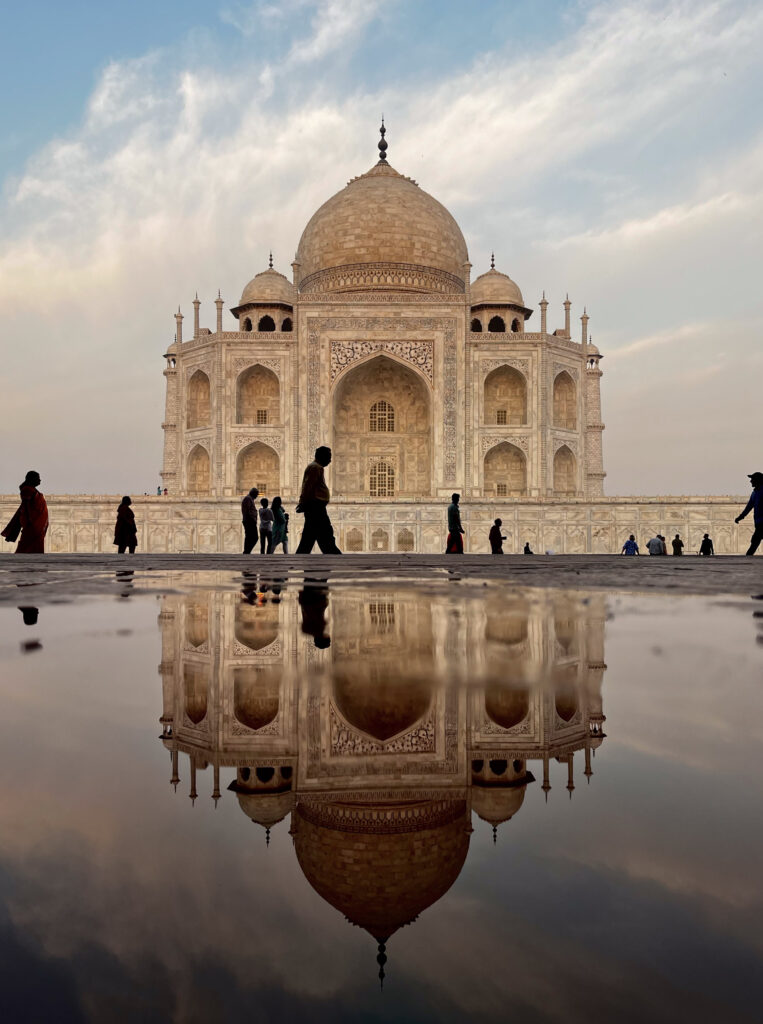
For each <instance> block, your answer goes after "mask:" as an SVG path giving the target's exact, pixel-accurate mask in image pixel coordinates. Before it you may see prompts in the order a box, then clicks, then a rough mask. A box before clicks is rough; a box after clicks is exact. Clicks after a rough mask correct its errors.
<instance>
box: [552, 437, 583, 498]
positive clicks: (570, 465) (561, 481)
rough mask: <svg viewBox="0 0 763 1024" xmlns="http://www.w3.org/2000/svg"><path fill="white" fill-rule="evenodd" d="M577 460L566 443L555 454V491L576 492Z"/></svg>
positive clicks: (558, 492)
mask: <svg viewBox="0 0 763 1024" xmlns="http://www.w3.org/2000/svg"><path fill="white" fill-rule="evenodd" d="M577 475H578V473H577V462H576V459H575V456H574V455H573V454H572V452H571V451H570V449H569V448H568V447H567V445H566V444H563V445H562V447H561V448H560V449H559V450H558V451H557V453H556V455H554V493H555V494H574V493H575V492H576V491H577V489H578V487H577Z"/></svg>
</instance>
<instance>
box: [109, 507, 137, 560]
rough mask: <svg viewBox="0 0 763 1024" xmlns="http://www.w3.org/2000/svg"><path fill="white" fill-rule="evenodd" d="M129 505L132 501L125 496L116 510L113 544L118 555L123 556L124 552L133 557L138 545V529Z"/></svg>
mask: <svg viewBox="0 0 763 1024" xmlns="http://www.w3.org/2000/svg"><path fill="white" fill-rule="evenodd" d="M131 505H132V499H131V498H130V496H129V494H125V496H124V498H122V502H121V504H120V506H119V508H118V509H117V521H116V524H115V526H114V543H115V544H116V546H117V554H118V555H123V554H124V553H125V551H129V552H130V554H131V555H134V554H135V548H136V547H137V545H138V527H137V526H136V525H135V513H134V512H133V510H132V508H131V507H130V506H131Z"/></svg>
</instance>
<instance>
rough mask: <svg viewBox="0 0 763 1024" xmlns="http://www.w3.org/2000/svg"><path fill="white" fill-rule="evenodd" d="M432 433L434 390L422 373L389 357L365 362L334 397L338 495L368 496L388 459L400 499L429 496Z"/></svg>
mask: <svg viewBox="0 0 763 1024" xmlns="http://www.w3.org/2000/svg"><path fill="white" fill-rule="evenodd" d="M382 403H383V404H382ZM374 407H376V413H375V423H374V426H375V429H371V423H372V419H371V410H372V408H374ZM382 409H383V410H384V411H383V416H382ZM380 417H381V419H380ZM380 422H381V423H383V425H384V427H385V429H383V430H381V431H380V430H379V429H378V427H379V424H380ZM390 426H392V428H393V429H392V430H390V429H389V428H390ZM431 431H432V427H431V402H430V395H429V389H428V388H427V386H426V384H425V383H424V381H423V380H422V378H421V377H420V376H419V374H418V373H416V371H414V370H412V369H409V368H408V367H407V366H405V365H403V364H402V363H401V362H399V361H398V360H396V359H392V358H390V357H388V356H386V355H379V356H374V357H373V358H372V359H369V360H367V361H366V362H363V363H360V364H359V365H357V366H356V367H354V368H353V369H352V370H350V371H349V372H348V373H346V374H345V375H344V376H343V377H342V378H341V380H340V381H339V382H338V384H337V386H336V390H335V392H334V438H333V442H334V443H333V445H332V447H333V449H334V459H333V463H332V466H331V470H332V475H333V480H334V486H333V490H334V491H335V492H336V494H337V495H342V496H345V497H347V496H355V497H358V498H360V497H365V496H368V493H369V479H370V473H371V468H372V465H373V463H374V462H378V461H379V460H383V461H385V462H387V463H388V464H389V466H390V467H394V493H395V496H417V495H427V494H429V493H430V487H431V458H432V447H431V445H432V441H431ZM386 496H387V495H378V497H386Z"/></svg>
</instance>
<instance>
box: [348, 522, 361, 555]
mask: <svg viewBox="0 0 763 1024" xmlns="http://www.w3.org/2000/svg"><path fill="white" fill-rule="evenodd" d="M345 547H346V548H347V550H348V551H362V550H363V534H362V532H361V531H360V530H358V529H356V528H355V527H353V528H352V529H351V530H348V531H347V539H346V542H345Z"/></svg>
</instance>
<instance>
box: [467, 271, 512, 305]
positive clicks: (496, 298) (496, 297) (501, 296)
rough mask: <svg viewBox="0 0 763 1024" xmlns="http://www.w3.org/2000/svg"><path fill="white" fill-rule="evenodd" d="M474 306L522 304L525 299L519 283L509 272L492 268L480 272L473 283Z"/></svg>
mask: <svg viewBox="0 0 763 1024" xmlns="http://www.w3.org/2000/svg"><path fill="white" fill-rule="evenodd" d="M472 306H521V307H522V309H524V308H525V300H524V299H523V298H522V292H521V291H520V290H519V285H518V284H516V282H514V281H512V280H511V278H510V277H509V276H508V274H502V273H501V272H500V271H499V270H495V269H491V270H488V272H487V273H486V274H480V276H479V277H478V278H476V280H475V281H474V283H473V284H472Z"/></svg>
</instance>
